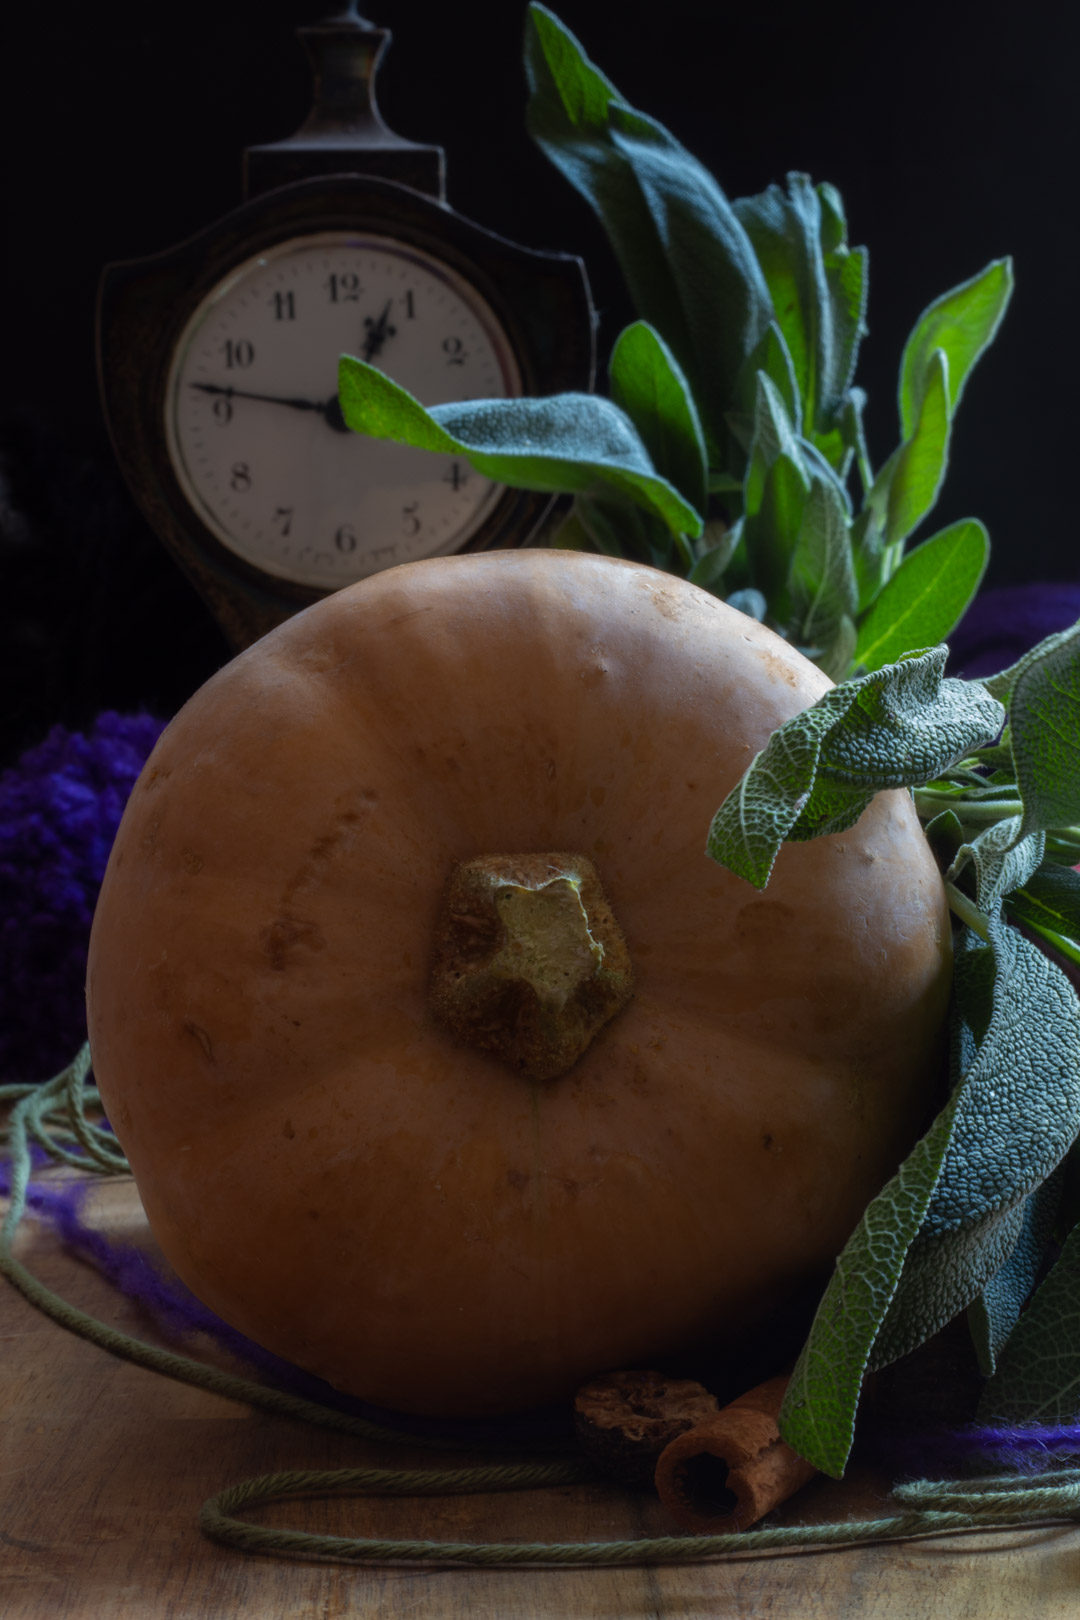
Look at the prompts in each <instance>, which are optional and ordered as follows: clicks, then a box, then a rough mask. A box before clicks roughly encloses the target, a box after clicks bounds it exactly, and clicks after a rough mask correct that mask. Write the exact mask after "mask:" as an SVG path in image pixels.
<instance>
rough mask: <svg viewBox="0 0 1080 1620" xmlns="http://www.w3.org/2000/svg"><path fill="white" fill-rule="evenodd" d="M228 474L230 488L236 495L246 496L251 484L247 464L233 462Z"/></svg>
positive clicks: (249, 470)
mask: <svg viewBox="0 0 1080 1620" xmlns="http://www.w3.org/2000/svg"><path fill="white" fill-rule="evenodd" d="M229 472H230V477H229V484H230V487H231V488H233V489H235V491H236V493H237V494H238V495H246V494H247V492H248V490H249V489H250V488H251V482H252V480H251V468H250V467H249V466H248V464H247V462H246V461H234V462H233V464H232V467H231V468H230V469H229Z"/></svg>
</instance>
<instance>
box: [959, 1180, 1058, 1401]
mask: <svg viewBox="0 0 1080 1620" xmlns="http://www.w3.org/2000/svg"><path fill="white" fill-rule="evenodd" d="M1061 1183H1062V1174H1061V1168H1060V1167H1059V1168H1058V1169H1057V1170H1055V1171H1054V1173H1053V1174H1052V1175H1050V1176H1048V1177H1047V1179H1046V1180H1045V1181H1044V1182H1043V1184H1042V1186H1041V1187H1036V1189H1035V1191H1034V1192H1033V1193H1029V1195H1028V1197H1027V1198H1026V1199H1025V1200H1024V1202H1023V1205H1022V1206H1021V1209H1022V1215H1021V1221H1020V1234H1019V1237H1018V1239H1017V1241H1016V1244H1015V1246H1014V1248H1013V1251H1012V1253H1011V1254H1010V1255H1009V1258H1008V1259H1007V1260H1006V1261H1005V1263H1004V1265H1002V1266H1001V1267H1000V1268H999V1269H998V1270H997V1271H996V1272H995V1273H994V1275H993V1276H992V1277H991V1278H990V1279H989V1280H988V1281H987V1282H986V1283H984V1284H983V1287H982V1290H981V1292H980V1293H979V1294H978V1295H976V1297H975V1298H974V1299H973V1300H972V1302H971V1304H970V1305H969V1306H968V1315H967V1319H968V1328H969V1331H970V1333H971V1337H972V1341H973V1343H974V1345H975V1353H976V1355H977V1356H978V1358H979V1367H980V1369H981V1371H982V1373H983V1376H984V1377H986V1378H989V1377H990V1376H991V1375H992V1374H993V1373H994V1372H995V1370H996V1368H997V1364H998V1359H999V1357H1000V1355H1001V1352H1002V1350H1003V1349H1004V1347H1005V1345H1006V1343H1007V1342H1008V1339H1009V1335H1010V1334H1011V1333H1012V1331H1013V1328H1014V1327H1015V1326H1016V1324H1017V1322H1018V1320H1019V1318H1020V1312H1021V1311H1022V1310H1023V1308H1024V1305H1025V1304H1026V1302H1027V1299H1028V1296H1029V1295H1030V1293H1031V1291H1032V1289H1033V1288H1034V1286H1035V1284H1036V1282H1037V1281H1038V1278H1039V1272H1040V1271H1041V1269H1042V1266H1043V1262H1044V1260H1045V1257H1046V1247H1047V1244H1048V1243H1049V1242H1050V1239H1051V1237H1052V1236H1053V1230H1054V1219H1055V1216H1056V1214H1057V1210H1058V1206H1059V1204H1060V1202H1061Z"/></svg>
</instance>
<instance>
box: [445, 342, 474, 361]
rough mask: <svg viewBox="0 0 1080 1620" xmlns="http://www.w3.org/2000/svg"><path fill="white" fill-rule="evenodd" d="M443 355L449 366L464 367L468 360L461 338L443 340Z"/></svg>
mask: <svg viewBox="0 0 1080 1620" xmlns="http://www.w3.org/2000/svg"><path fill="white" fill-rule="evenodd" d="M443 353H444V354H445V355H446V363H447V365H448V366H463V365H464V364H465V361H466V359H467V358H468V356H467V355H466V353H465V349H464V347H463V346H462V342H461V339H460V338H459V337H448V338H443Z"/></svg>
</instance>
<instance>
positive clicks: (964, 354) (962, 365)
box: [900, 259, 1013, 439]
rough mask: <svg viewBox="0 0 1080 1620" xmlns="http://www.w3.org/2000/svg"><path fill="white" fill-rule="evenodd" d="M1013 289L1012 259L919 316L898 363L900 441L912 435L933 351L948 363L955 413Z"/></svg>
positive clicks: (992, 266)
mask: <svg viewBox="0 0 1080 1620" xmlns="http://www.w3.org/2000/svg"><path fill="white" fill-rule="evenodd" d="M1012 287H1013V275H1012V260H1011V259H995V260H994V261H993V263H991V264H988V265H987V266H986V268H985V269H984V270H980V271H979V273H978V275H976V276H972V278H971V280H970V281H964V282H961V283H960V285H959V286H958V287H953V288H952V289H951V291H949V292H947V293H943V294H942V296H941V297H940V298H937V299H935V300H934V302H933V303H932V304H931V305H930V306H929V307H928V308H927V309H925V310H924V311H923V313H922V314H921V315H920V316H919V319H918V320H917V321H916V323H915V327H914V330H913V331H912V333H911V336H910V337H909V338H908V340H907V344H906V345H905V348H904V355H903V359H902V361H901V365H900V424H901V426H900V432H901V438H903V439H910V438H911V436H912V435H913V433H914V432H915V428H916V423H917V422H918V420H919V417H920V415H921V413H922V404H923V398H924V396H925V393H926V389H927V386H928V384H929V381H930V374H931V370H932V365H933V357H934V355H935V353H936V352H937V351H938V350H941V351H942V352H943V353H944V354H945V356H946V358H947V360H948V368H947V375H948V385H949V394H948V410H949V416H950V417H952V416H953V415H954V414H955V412H956V408H957V406H958V405H959V403H960V396H961V394H962V393H963V391H964V384H965V383H966V382H967V379H968V376H969V375H970V373H971V370H972V367H973V366H974V365H975V362H976V361H977V360H978V359H979V356H980V355H981V354H983V353H984V351H985V350H986V349H987V348H988V347H989V345H990V343H991V342H992V341H993V339H994V334H995V333H996V332H997V329H998V327H999V326H1000V324H1001V319H1002V316H1003V315H1004V314H1005V310H1006V308H1007V306H1008V303H1009V299H1010V297H1011V296H1012Z"/></svg>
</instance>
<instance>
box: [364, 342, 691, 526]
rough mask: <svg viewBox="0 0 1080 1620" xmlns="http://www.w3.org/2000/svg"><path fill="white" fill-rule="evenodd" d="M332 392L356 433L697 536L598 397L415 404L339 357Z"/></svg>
mask: <svg viewBox="0 0 1080 1620" xmlns="http://www.w3.org/2000/svg"><path fill="white" fill-rule="evenodd" d="M338 384H339V386H338V392H339V397H340V400H341V409H342V412H343V414H344V417H345V420H346V422H347V423H348V425H349V427H351V428H352V429H353V430H354V431H355V432H357V433H366V434H369V435H371V437H373V438H377V439H393V440H394V441H395V442H396V443H398V444H410V445H415V446H416V448H417V449H420V450H435V451H441V452H443V453H444V454H446V453H449V454H453V455H458V456H464V457H465V459H466V460H467V461H468V462H469V464H470V466H472V467H475V469H476V470H477V472H480V473H483V474H484V476H485V477H487V478H493V479H495V480H497V481H498V482H500V483H507V484H513V485H514V486H515V487H516V488H518V489H536V490H551V491H557V492H560V493H568V494H573V493H577V492H579V491H584V492H599V491H603V490H606V491H608V492H610V493H611V494H613V495H615V496H617V497H618V498H621V499H622V500H625V501H627V502H630V503H632V504H634V505H636V506H640V507H643V508H644V509H645V510H646V511H648V512H651V513H653V514H655V516H656V517H658V518H659V519H661V520H662V521H663V523H664V524H665V525H666V526H667V528H668V529H669V530H671V532H672V533H674V534H682V533H686V534H692V535H698V534H700V533H701V530H702V518H701V516H700V515H699V513H698V512H696V511H695V510H694V508H693V507H692V506H691V505H690V504H689V503H688V502H687V501H685V500H684V499H683V497H682V496H681V495H680V494H679V491H678V490H677V489H675V487H674V486H673V485H672V484H669V483H668V481H667V480H666V479H665V478H661V477H660V475H659V474H658V473H657V472H656V470H655V469H654V467H653V465H652V462H651V461H650V459H649V454H648V451H647V450H646V449H645V446H644V444H643V443H642V441H641V438H640V437H639V435H638V433H637V432H636V431H635V429H634V425H633V423H632V422H631V421H630V419H629V418H628V417H627V416H626V415H624V413H623V412H622V411H620V410H619V408H618V406H616V405H613V404H612V403H611V401H610V400H606V399H602V398H600V396H599V395H597V394H558V395H555V396H552V397H549V398H546V399H479V400H466V401H463V402H462V403H460V404H451V405H435V406H432V408H431V409H430V410H426V409H425V407H424V406H423V405H421V404H420V402H419V400H416V399H414V398H413V396H412V395H411V394H409V393H407V392H406V390H405V389H404V388H401V387H400V386H399V385H398V384H397V383H395V382H392V381H391V380H390V378H389V377H386V376H384V375H383V373H382V372H381V371H378V370H377V369H376V368H375V367H374V366H370V365H368V364H366V362H365V361H363V360H356V359H352V358H350V357H349V356H343V358H342V360H341V365H340V368H339V376H338Z"/></svg>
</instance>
